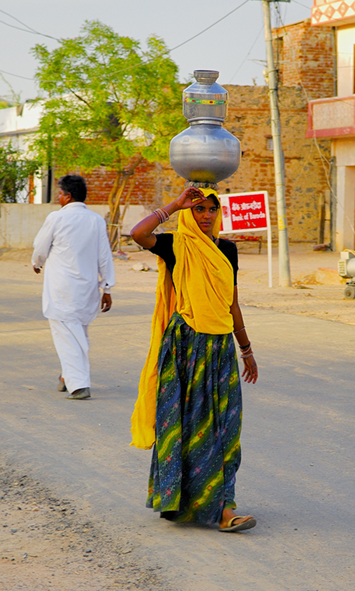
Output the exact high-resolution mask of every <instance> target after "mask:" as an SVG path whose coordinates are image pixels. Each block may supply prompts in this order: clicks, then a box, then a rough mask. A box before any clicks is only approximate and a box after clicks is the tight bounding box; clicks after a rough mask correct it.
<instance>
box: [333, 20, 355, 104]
mask: <svg viewBox="0 0 355 591" xmlns="http://www.w3.org/2000/svg"><path fill="white" fill-rule="evenodd" d="M354 46H355V24H352V25H349V26H347V27H340V28H339V29H337V72H338V93H337V94H338V96H349V95H351V94H354V92H355V87H354Z"/></svg>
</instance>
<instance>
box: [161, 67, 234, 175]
mask: <svg viewBox="0 0 355 591" xmlns="http://www.w3.org/2000/svg"><path fill="white" fill-rule="evenodd" d="M218 76H219V72H216V71H214V70H195V71H194V77H195V79H196V82H194V83H193V84H191V86H189V87H188V88H186V89H185V90H184V92H183V113H184V115H185V117H186V119H187V120H188V122H189V123H190V127H189V128H188V129H185V130H184V131H182V132H181V133H179V135H177V136H175V137H174V138H173V139H172V140H171V142H170V162H171V166H172V167H173V169H174V170H175V172H177V174H178V175H180V176H182V177H184V178H185V179H187V180H189V181H193V182H198V183H218V182H219V181H222V180H223V179H226V178H227V177H229V176H231V175H232V174H233V173H234V172H235V171H236V170H237V169H238V166H239V162H240V143H239V140H238V139H237V138H236V137H234V136H233V135H232V134H231V133H229V131H227V130H226V129H224V128H223V127H222V123H223V121H224V119H225V117H226V115H227V98H228V93H227V91H226V90H225V89H224V88H223V87H222V86H220V85H219V84H217V83H216V80H217V78H218Z"/></svg>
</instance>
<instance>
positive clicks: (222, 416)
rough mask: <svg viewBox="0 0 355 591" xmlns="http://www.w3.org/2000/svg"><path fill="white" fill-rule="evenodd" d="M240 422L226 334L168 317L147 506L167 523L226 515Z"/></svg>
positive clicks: (238, 394) (231, 347)
mask: <svg viewBox="0 0 355 591" xmlns="http://www.w3.org/2000/svg"><path fill="white" fill-rule="evenodd" d="M241 422H242V395H241V387H240V380H239V373H238V363H237V357H236V351H235V345H234V340H233V335H232V334H228V335H210V334H204V333H197V332H195V331H194V330H193V329H192V328H191V327H189V326H188V325H187V324H186V323H185V321H184V319H183V318H182V317H181V316H180V315H179V314H177V313H175V314H173V316H172V317H171V319H170V322H169V325H168V327H167V329H166V331H165V333H164V336H163V338H162V343H161V348H160V354H159V362H158V386H157V422H156V444H155V446H154V449H153V457H152V464H151V471H150V476H149V488H148V499H147V507H150V508H153V509H154V511H160V512H161V517H165V518H166V519H169V520H171V521H179V522H181V521H193V522H195V523H206V524H211V523H216V522H219V521H220V520H221V516H222V511H223V509H225V508H227V507H230V508H232V509H234V508H235V507H236V504H235V502H234V485H235V474H236V472H237V470H238V468H239V465H240V460H241V450H240V430H241Z"/></svg>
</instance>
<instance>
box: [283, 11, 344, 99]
mask: <svg viewBox="0 0 355 591" xmlns="http://www.w3.org/2000/svg"><path fill="white" fill-rule="evenodd" d="M273 39H274V57H275V63H276V67H277V69H278V72H279V83H280V85H282V86H302V87H303V89H304V92H305V94H306V95H307V100H313V99H316V98H321V97H322V98H325V97H331V96H334V94H336V89H335V44H334V35H333V31H332V27H312V26H311V20H310V19H306V20H304V21H301V22H298V23H294V24H291V25H287V26H286V27H279V28H277V29H274V30H273Z"/></svg>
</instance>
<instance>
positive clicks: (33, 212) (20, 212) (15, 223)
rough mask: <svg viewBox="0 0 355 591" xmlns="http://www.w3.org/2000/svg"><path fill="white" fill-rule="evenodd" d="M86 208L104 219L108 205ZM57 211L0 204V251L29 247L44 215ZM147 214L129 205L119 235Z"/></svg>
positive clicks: (49, 207)
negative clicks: (1, 249) (2, 249)
mask: <svg viewBox="0 0 355 591" xmlns="http://www.w3.org/2000/svg"><path fill="white" fill-rule="evenodd" d="M88 207H89V209H91V210H92V211H95V212H96V213H98V214H99V215H101V216H102V217H105V216H106V214H107V213H108V211H109V208H108V205H88ZM58 209H60V205H59V204H55V205H54V204H52V203H41V204H38V205H33V204H28V203H2V204H0V248H20V249H23V248H31V247H32V245H33V240H34V238H35V236H36V234H37V232H38V231H39V229H40V228H41V226H42V224H43V222H44V220H45V219H46V217H47V215H49V214H50V213H51V212H52V211H57V210H58ZM148 213H149V212H147V211H146V210H145V208H144V207H143V205H130V206H129V207H128V208H127V212H126V215H125V219H124V223H123V234H129V232H130V230H131V228H132V227H133V226H134V225H135V224H136V223H138V222H139V221H140V220H141V219H143V218H144V217H145V216H146V215H148Z"/></svg>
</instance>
